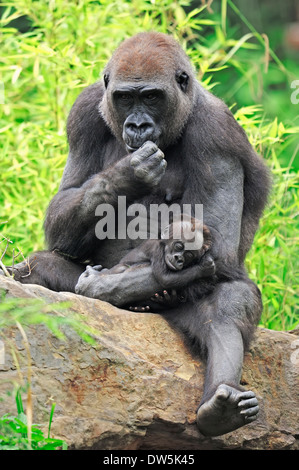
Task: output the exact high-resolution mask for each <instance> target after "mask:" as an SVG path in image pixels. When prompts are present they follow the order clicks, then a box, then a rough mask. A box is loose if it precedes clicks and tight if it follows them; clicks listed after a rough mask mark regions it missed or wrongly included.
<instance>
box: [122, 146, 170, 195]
mask: <svg viewBox="0 0 299 470" xmlns="http://www.w3.org/2000/svg"><path fill="white" fill-rule="evenodd" d="M130 163H131V167H132V168H133V170H134V176H135V178H136V179H138V180H139V182H142V183H145V184H146V185H147V186H148V187H149V188H151V189H152V188H155V187H156V186H157V185H158V184H159V183H160V181H161V179H162V177H163V175H164V173H165V170H166V166H167V162H166V160H165V158H164V154H163V152H162V151H161V150H160V149H159V148H158V147H157V145H156V144H154V143H153V142H150V141H148V142H145V144H143V145H142V147H140V148H139V149H138V150H136V151H135V152H133V153H132V156H131V162H130Z"/></svg>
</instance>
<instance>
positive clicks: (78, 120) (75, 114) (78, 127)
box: [67, 82, 105, 143]
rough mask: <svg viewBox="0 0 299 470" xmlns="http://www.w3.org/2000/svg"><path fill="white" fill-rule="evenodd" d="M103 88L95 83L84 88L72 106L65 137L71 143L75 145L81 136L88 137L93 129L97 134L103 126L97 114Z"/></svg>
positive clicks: (100, 84)
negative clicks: (66, 136)
mask: <svg viewBox="0 0 299 470" xmlns="http://www.w3.org/2000/svg"><path fill="white" fill-rule="evenodd" d="M103 93H104V87H103V85H102V83H101V82H96V83H94V84H92V85H90V86H88V87H87V88H85V89H84V90H83V91H82V92H81V93H80V95H79V96H78V98H77V99H76V101H75V103H74V104H73V106H72V109H71V111H70V114H69V116H68V120H67V135H68V140H69V142H70V143H71V142H72V143H75V142H76V141H77V140H78V139H79V138H80V137H82V136H83V135H85V136H88V135H89V134H90V133H93V132H94V130H95V129H97V131H98V132H99V131H100V129H101V128H102V129H103V127H105V126H104V121H103V118H102V117H101V115H100V112H99V104H100V101H101V100H102V97H103Z"/></svg>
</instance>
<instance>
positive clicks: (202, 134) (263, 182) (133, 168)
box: [15, 33, 269, 435]
mask: <svg viewBox="0 0 299 470" xmlns="http://www.w3.org/2000/svg"><path fill="white" fill-rule="evenodd" d="M67 130H68V139H69V146H70V153H69V157H68V160H67V164H66V168H65V171H64V175H63V179H62V182H61V185H60V188H59V191H58V194H57V195H56V196H55V197H54V198H53V200H52V202H51V204H50V206H49V209H48V213H47V217H46V221H45V231H46V238H47V242H48V246H49V251H47V252H41V253H37V254H35V255H33V257H32V258H31V261H30V264H31V266H33V265H34V266H35V267H34V269H32V271H31V274H30V275H29V276H28V277H22V276H24V275H25V274H28V268H27V267H26V266H24V265H23V264H21V265H19V266H17V268H16V271H15V278H16V279H17V280H21V282H26V283H28V282H31V283H32V282H35V283H38V284H41V285H44V286H46V287H49V288H51V289H53V290H57V291H59V290H68V291H74V289H75V285H76V284H77V281H78V278H79V276H80V274H81V273H82V272H83V271H84V270H85V266H86V263H85V262H86V261H87V260H88V263H89V264H93V265H97V264H101V265H103V266H104V267H108V268H110V267H112V266H114V265H115V264H117V263H118V261H119V260H120V259H121V258H122V257H123V256H124V255H125V254H126V253H127V252H128V251H130V250H131V249H132V248H134V246H136V244H138V243H140V240H139V241H136V242H134V241H132V240H128V239H122V240H120V239H114V240H110V239H105V240H99V239H98V238H97V237H96V235H95V226H96V223H97V222H98V220H99V218H98V217H96V216H95V210H96V207H97V206H98V205H99V204H102V203H106V204H107V203H108V204H112V205H113V206H114V207H115V208H116V209H117V198H118V196H126V198H127V204H128V205H130V204H132V203H133V202H138V203H142V204H144V205H145V206H146V207H148V206H149V205H150V204H161V203H163V202H164V203H166V204H168V205H169V204H172V203H178V204H180V205H182V204H192V205H193V206H194V204H203V211H204V223H205V224H206V225H207V226H208V228H209V229H210V232H211V236H212V241H213V245H212V249H211V250H210V253H211V255H212V257H213V259H214V262H215V265H216V275H217V279H218V281H217V284H216V286H215V287H214V290H213V291H212V293H210V294H208V295H205V296H203V297H202V296H200V295H196V284H194V285H193V286H192V296H191V297H192V299H193V300H192V301H191V302H187V303H180V302H179V301H177V302H176V301H175V296H174V298H173V299H170V300H172V301H170V302H169V305H168V302H167V300H168V296H167V295H166V296H165V299H164V300H165V310H164V313H163V315H164V316H165V318H167V320H168V321H169V322H170V324H171V325H172V326H174V327H175V328H177V329H179V330H180V331H181V332H183V334H184V336H185V338H186V339H187V341H188V342H189V344H190V345H191V346H192V348H193V350H196V351H199V352H200V354H201V357H203V358H204V359H205V360H206V363H207V367H206V379H205V386H204V394H203V398H202V401H201V403H200V405H199V408H198V411H197V423H198V426H199V429H200V431H201V432H202V433H203V434H205V435H219V434H223V433H226V432H229V431H232V430H234V429H236V428H238V427H240V426H242V425H244V424H246V423H249V422H251V421H253V420H254V419H256V415H257V413H258V404H257V400H256V398H255V395H254V393H253V392H251V391H244V390H243V389H242V388H241V387H240V384H239V382H240V375H241V368H242V363H243V354H244V349H246V348H247V347H248V344H249V342H250V339H251V336H252V333H253V331H254V328H255V325H256V324H257V322H258V320H259V318H260V314H261V310H262V305H261V299H260V293H259V291H258V289H257V287H256V286H255V285H254V284H253V283H252V282H251V281H250V280H249V279H248V277H247V275H246V272H245V270H244V267H243V263H244V258H245V255H246V253H247V252H248V250H249V248H250V246H251V244H252V240H253V237H254V234H255V231H256V229H257V226H258V221H259V218H260V216H261V213H262V210H263V208H264V206H265V203H266V198H267V193H268V188H269V179H268V173H267V170H266V168H265V166H264V164H263V162H262V160H261V159H260V158H259V157H258V156H257V155H256V153H255V152H254V151H253V149H252V148H251V146H250V144H249V142H248V140H247V137H246V135H245V133H244V131H243V130H242V128H241V127H240V126H239V125H238V124H237V122H236V121H235V119H234V118H233V116H232V114H231V112H230V111H229V110H228V108H227V106H226V105H225V104H224V103H223V102H222V101H221V100H219V99H218V98H216V97H214V96H213V95H212V94H210V93H209V92H207V91H206V90H204V89H203V88H202V87H201V85H200V84H199V83H198V82H197V81H196V78H195V76H194V72H193V69H192V66H191V64H190V62H189V60H188V58H187V56H186V55H185V53H184V52H183V50H182V49H181V47H180V46H179V45H178V44H177V43H176V41H174V40H173V39H172V38H171V37H168V36H166V35H163V34H159V33H141V34H138V35H137V36H134V37H132V38H130V39H128V40H126V41H124V42H123V43H122V44H121V45H120V47H119V48H118V49H117V50H116V52H115V53H114V55H113V57H112V59H111V60H110V61H109V63H108V65H107V67H106V69H105V72H104V79H103V83H102V82H100V83H96V84H94V85H91V86H90V87H88V88H87V89H86V90H84V91H83V93H82V94H81V95H80V96H79V97H78V99H77V101H76V102H75V104H74V106H73V108H72V110H71V113H70V116H69V119H68V129H67ZM166 163H167V165H166ZM166 166H167V168H166ZM147 277H148V268H146V267H140V268H139V269H132V270H130V269H129V270H126V271H125V272H123V273H121V274H114V275H109V279H108V276H106V277H105V276H104V275H99V273H98V272H96V271H95V272H94V274H90V275H88V276H84V275H83V276H81V277H80V282H79V284H78V285H77V288H76V291H77V292H78V293H81V294H83V295H87V296H92V297H99V298H101V299H103V300H106V301H108V302H111V303H112V304H115V305H118V306H122V305H125V304H127V303H128V302H134V299H137V298H138V299H140V293H141V292H143V289H144V290H146V284H147ZM107 279H108V280H107ZM197 282H198V283H200V282H202V281H201V280H198V281H197ZM198 285H199V284H198ZM182 287H184V286H182ZM190 289H191V287H190ZM145 298H147V297H145ZM169 306H171V307H172V308H169ZM178 406H180V405H179V404H178Z"/></svg>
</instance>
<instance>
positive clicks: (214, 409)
mask: <svg viewBox="0 0 299 470" xmlns="http://www.w3.org/2000/svg"><path fill="white" fill-rule="evenodd" d="M258 411H259V406H258V401H257V399H256V397H255V394H254V393H253V392H251V391H245V392H240V390H237V389H235V388H233V387H231V386H229V385H225V384H223V385H219V387H218V388H217V390H216V392H215V394H214V395H213V396H212V398H210V400H208V401H206V402H205V403H204V404H203V405H201V406H200V407H199V409H198V411H197V425H198V428H199V430H200V432H201V433H202V434H203V435H205V436H220V435H221V434H226V433H227V432H230V431H234V430H235V429H237V428H239V427H241V426H244V425H245V424H248V423H251V422H252V421H254V420H255V419H256V418H257V414H258Z"/></svg>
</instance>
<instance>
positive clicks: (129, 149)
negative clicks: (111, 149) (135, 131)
mask: <svg viewBox="0 0 299 470" xmlns="http://www.w3.org/2000/svg"><path fill="white" fill-rule="evenodd" d="M125 144H126V148H127V150H128V152H130V153H132V152H135V151H136V150H138V149H139V148H140V147H141V145H140V146H139V147H132V146H131V145H129V144H127V143H126V142H125ZM142 145H143V144H142Z"/></svg>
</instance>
